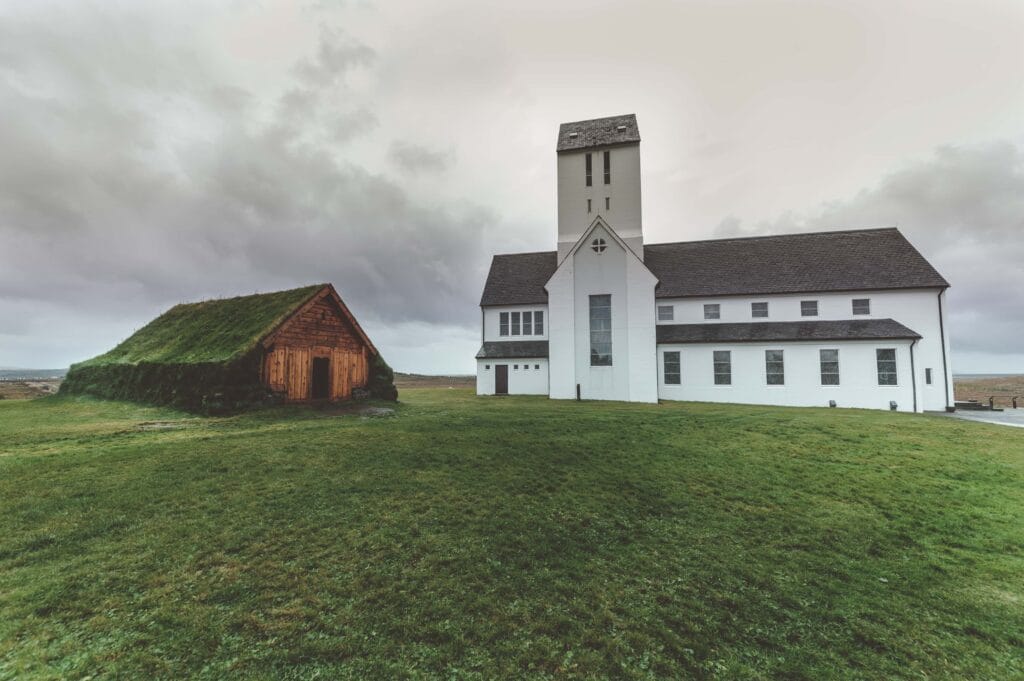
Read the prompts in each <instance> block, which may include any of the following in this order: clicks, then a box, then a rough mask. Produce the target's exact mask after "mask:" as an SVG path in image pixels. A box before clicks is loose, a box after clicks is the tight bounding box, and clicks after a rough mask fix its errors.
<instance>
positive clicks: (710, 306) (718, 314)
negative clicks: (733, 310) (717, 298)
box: [704, 303, 722, 319]
mask: <svg viewBox="0 0 1024 681" xmlns="http://www.w3.org/2000/svg"><path fill="white" fill-rule="evenodd" d="M712 311H713V312H714V316H709V314H710V313H711V312H712ZM721 318H722V304H721V303H704V319H721Z"/></svg>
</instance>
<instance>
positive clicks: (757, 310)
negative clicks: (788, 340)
mask: <svg viewBox="0 0 1024 681" xmlns="http://www.w3.org/2000/svg"><path fill="white" fill-rule="evenodd" d="M750 316H751V317H767V316H768V303H751V304H750Z"/></svg>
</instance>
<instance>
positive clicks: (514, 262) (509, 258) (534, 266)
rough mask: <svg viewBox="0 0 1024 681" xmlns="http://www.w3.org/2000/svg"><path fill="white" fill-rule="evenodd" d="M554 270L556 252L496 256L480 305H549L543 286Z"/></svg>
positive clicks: (556, 264) (492, 262)
mask: <svg viewBox="0 0 1024 681" xmlns="http://www.w3.org/2000/svg"><path fill="white" fill-rule="evenodd" d="M557 267H558V253H557V252H556V251H547V252H544V253H514V254H511V255H496V256H494V259H492V260H491V271H490V272H489V273H488V274H487V283H486V284H484V294H483V296H482V297H481V298H480V305H481V306H487V305H543V304H545V303H547V302H548V293H547V291H545V290H544V284H546V283H548V279H550V278H551V275H552V274H554V273H555V269H556V268H557Z"/></svg>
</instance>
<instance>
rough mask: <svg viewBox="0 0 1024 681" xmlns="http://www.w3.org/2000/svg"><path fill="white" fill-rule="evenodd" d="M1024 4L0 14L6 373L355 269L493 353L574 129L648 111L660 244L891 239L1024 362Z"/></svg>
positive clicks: (969, 335)
mask: <svg viewBox="0 0 1024 681" xmlns="http://www.w3.org/2000/svg"><path fill="white" fill-rule="evenodd" d="M1022 74H1024V2H1020V0H1007V1H1005V2H987V1H982V0H970V1H964V2H943V1H941V0H922V1H921V2H901V1H894V0H882V1H878V2H875V1H873V0H857V1H856V2H853V1H848V2H828V1H823V0H813V1H801V0H788V1H773V0H749V1H746V2H744V1H742V0H704V1H701V2H692V1H689V0H675V1H662V2H655V1H647V0H631V1H630V2H614V3H612V2H599V1H595V0H587V1H586V2H551V1H550V0H539V1H534V0H519V1H518V2H515V3H491V2H482V1H481V0H466V1H453V0H430V2H421V1H409V2H399V1H397V0H390V1H389V2H381V3H374V2H368V1H366V2H357V1H352V2H327V1H324V2H276V1H267V2H238V1H232V2H221V3H217V2H212V1H210V0H205V1H204V2H201V3H195V4H191V5H190V4H189V3H185V2H182V1H181V0H174V1H173V2H166V3H161V2H149V1H147V2H139V1H137V0H132V1H126V2H123V3H114V2H89V3H86V2H63V3H62V2H58V3H51V2H45V1H41V0H31V1H26V2H19V1H17V0H6V1H5V2H2V3H0V366H20V367H33V368H43V367H63V366H67V365H68V364H69V363H71V362H75V361H79V360H82V359H86V358H88V357H90V356H93V355H96V354H98V353H100V352H103V351H105V350H107V349H109V348H110V347H112V346H113V345H114V344H116V343H117V342H119V341H121V340H123V339H124V338H125V337H127V336H128V335H130V334H131V333H132V332H133V331H135V330H136V329H138V328H139V327H141V326H142V325H144V324H145V323H146V322H148V321H149V320H150V319H152V318H153V317H155V316H157V315H158V314H160V313H161V312H162V311H164V310H165V309H166V308H168V307H170V306H171V305H174V304H175V303H178V302H183V301H192V300H198V299H202V298H209V297H220V296H230V295H238V294H246V293H252V292H255V291H271V290H277V289H281V288H288V287H293V286H300V285H304V284H308V283H313V282H321V281H330V282H333V283H334V284H335V286H336V287H337V289H338V291H339V292H340V293H341V295H342V297H343V298H344V299H345V301H346V302H347V303H348V305H349V307H350V308H351V309H352V311H353V312H354V313H355V315H356V316H357V317H358V318H359V320H360V321H361V322H362V324H363V326H364V327H365V328H366V330H367V332H368V333H369V334H370V336H371V337H372V338H373V339H374V341H375V343H376V345H377V346H378V347H379V348H380V349H381V350H382V352H383V354H384V356H385V358H386V359H387V360H388V361H389V362H390V363H391V364H392V365H393V366H394V367H395V368H396V369H399V370H402V371H418V372H425V373H441V372H452V373H454V372H458V373H470V372H472V371H473V370H474V361H473V355H474V353H475V352H476V350H477V349H478V346H479V334H480V331H479V323H480V311H479V308H478V306H477V304H478V302H479V298H480V293H481V289H482V286H483V280H484V278H485V276H486V270H487V267H488V265H489V263H490V258H491V255H492V254H494V253H507V252H516V251H537V250H551V249H554V247H555V238H556V224H555V153H554V147H555V137H556V132H557V129H558V124H559V123H560V122H563V121H572V120H579V119H583V118H594V117H600V116H607V115H614V114H621V113H634V112H635V113H636V114H637V118H638V121H639V125H640V133H641V136H642V137H643V142H642V144H641V156H642V163H643V172H644V176H643V192H644V194H643V196H644V207H643V208H644V215H643V218H644V230H645V236H646V240H647V242H648V243H657V242H666V241H683V240H690V239H706V238H714V237H718V236H728V235H736V234H743V235H747V234H761V233H781V232H790V231H801V230H815V231H817V230H828V229H843V228H859V227H878V226H890V225H896V226H898V227H899V228H900V229H901V230H903V232H904V234H906V235H907V237H908V238H909V239H910V240H911V241H912V242H913V243H914V244H915V245H916V246H917V247H918V249H919V250H920V251H921V252H922V253H924V255H925V257H927V258H928V259H929V260H930V261H931V262H932V263H933V264H934V265H935V266H936V267H937V268H938V269H939V271H940V272H941V273H942V274H943V275H944V276H945V277H946V278H947V279H948V280H949V281H950V282H951V283H952V284H953V287H952V289H951V291H950V297H949V308H950V313H951V318H950V332H951V337H952V343H953V358H952V359H953V368H954V371H957V372H1010V371H1020V372H1024V340H1022V339H1024V76H1022Z"/></svg>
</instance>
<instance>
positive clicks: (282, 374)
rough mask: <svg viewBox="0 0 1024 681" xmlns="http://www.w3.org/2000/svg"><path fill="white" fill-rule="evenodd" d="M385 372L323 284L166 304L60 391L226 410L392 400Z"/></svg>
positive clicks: (80, 367) (80, 368) (79, 369)
mask: <svg viewBox="0 0 1024 681" xmlns="http://www.w3.org/2000/svg"><path fill="white" fill-rule="evenodd" d="M392 379H393V374H392V372H391V369H390V368H389V367H388V366H387V364H386V363H385V362H384V361H383V359H381V357H380V353H378V352H377V348H375V347H374V345H373V343H372V342H371V341H370V339H369V338H368V337H367V335H366V333H365V332H364V331H363V329H362V328H361V327H360V326H359V322H357V321H356V319H355V317H353V316H352V313H351V312H350V311H349V309H348V307H346V306H345V303H344V302H343V301H342V300H341V297H340V296H338V293H337V291H335V290H334V287H333V286H331V285H330V284H319V285H315V286H307V287H304V288H297V289H292V290H288V291H277V292H275V293H262V294H257V295H250V296H240V297H237V298H226V299H220V300H206V301H203V302H198V303H188V304H182V305H176V306H174V307H172V308H171V309H170V310H168V311H167V312H165V313H164V314H162V315H161V316H159V317H157V318H156V319H154V320H153V321H152V322H150V323H149V324H147V325H146V326H145V327H143V328H142V329H140V330H139V331H137V332H135V333H134V334H133V335H132V336H131V337H129V338H128V339H127V340H125V341H124V342H122V343H121V344H120V345H118V346H117V347H115V348H114V349H113V350H111V351H110V352H107V353H106V354H103V355H100V356H98V357H94V358H92V359H90V360H87V361H85V362H81V363H79V364H75V365H73V366H72V367H71V369H70V370H69V372H68V376H67V379H66V380H65V382H64V383H63V385H62V386H61V392H66V393H69V394H92V395H96V396H99V397H107V398H112V399H132V400H139V401H143V402H151V403H157V404H169V405H173V406H178V407H182V408H185V409H190V410H194V411H202V412H216V411H231V410H237V409H241V408H244V407H246V406H252V405H257V404H263V403H273V402H281V401H284V402H328V401H338V400H346V399H349V398H351V397H353V396H357V397H358V396H362V395H372V396H374V397H378V398H383V399H396V398H397V391H396V390H395V387H394V384H393V382H392Z"/></svg>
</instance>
